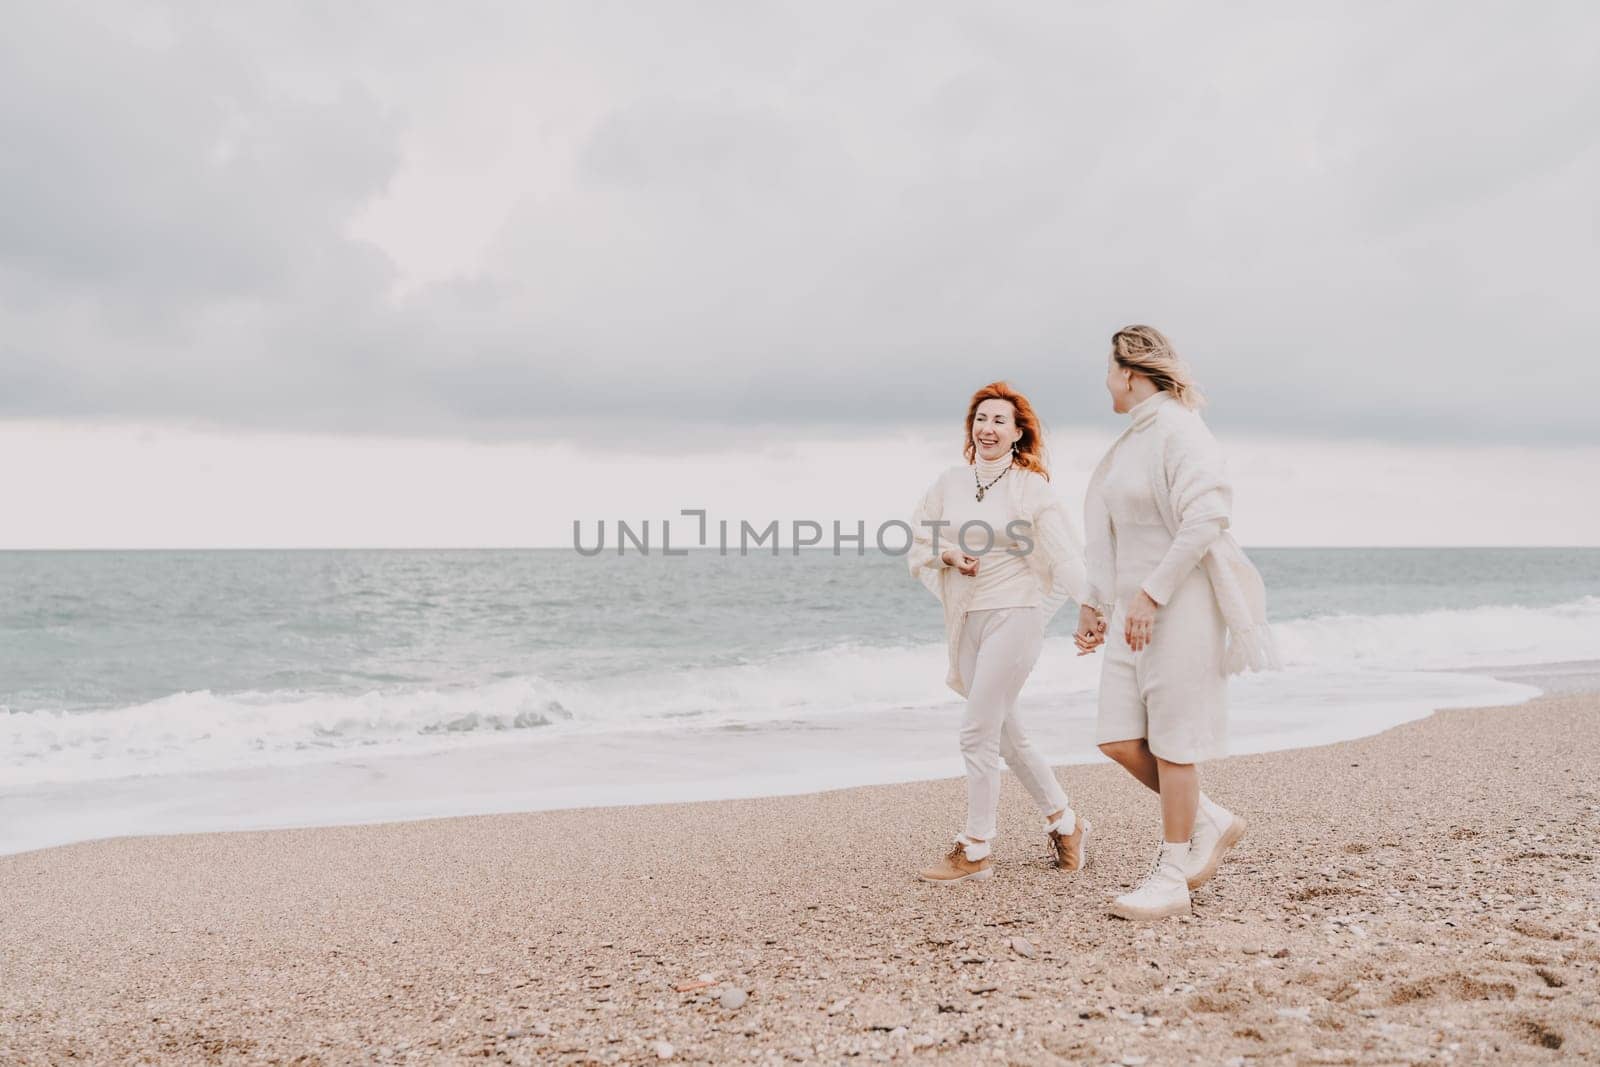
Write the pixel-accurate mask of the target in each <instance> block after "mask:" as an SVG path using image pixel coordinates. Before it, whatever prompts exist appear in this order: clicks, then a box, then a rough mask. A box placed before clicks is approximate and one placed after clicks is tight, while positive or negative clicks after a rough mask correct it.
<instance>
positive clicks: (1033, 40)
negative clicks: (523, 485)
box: [0, 0, 1600, 543]
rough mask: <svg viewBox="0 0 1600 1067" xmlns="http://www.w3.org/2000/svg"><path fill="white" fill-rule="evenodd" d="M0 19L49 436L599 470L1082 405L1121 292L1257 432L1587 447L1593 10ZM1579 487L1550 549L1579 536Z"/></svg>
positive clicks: (386, 10)
mask: <svg viewBox="0 0 1600 1067" xmlns="http://www.w3.org/2000/svg"><path fill="white" fill-rule="evenodd" d="M5 26H6V29H5V33H4V34H3V35H0V145H4V149H3V154H0V419H4V420H6V421H8V422H9V424H10V426H9V429H8V430H7V432H6V435H5V437H4V440H5V441H7V442H11V443H12V444H13V448H15V447H17V446H16V444H15V443H16V442H21V443H22V444H21V447H23V448H27V447H28V446H29V442H32V443H33V445H34V446H35V447H37V448H38V449H39V450H40V451H39V452H38V453H36V455H39V456H49V455H53V454H56V453H52V452H51V451H50V448H51V447H55V448H57V451H58V452H59V453H60V454H65V453H66V452H70V451H71V449H69V448H66V447H65V446H64V445H62V444H61V442H63V441H66V440H67V439H68V438H69V437H70V438H71V439H72V440H74V441H77V442H80V443H85V442H88V443H92V442H94V441H99V442H100V443H101V445H102V446H106V442H107V441H110V440H112V439H113V438H108V437H106V436H104V435H103V434H100V433H99V431H98V430H97V429H96V428H95V427H97V426H98V427H104V426H110V425H116V426H124V427H135V426H136V427H141V428H143V429H140V430H137V431H134V430H129V431H127V432H129V433H134V432H138V433H148V432H158V433H159V432H166V431H165V430H163V428H168V429H171V428H177V427H188V428H189V429H188V430H185V431H184V432H190V431H192V432H194V433H198V434H202V435H209V436H203V437H190V438H186V439H187V440H190V441H191V443H193V442H196V441H200V440H205V441H210V442H213V444H214V443H215V442H217V441H235V442H246V441H253V442H256V445H261V447H265V445H263V444H262V442H268V441H280V442H281V441H285V440H288V439H289V438H287V437H283V436H277V437H273V436H271V435H285V434H287V435H300V436H297V437H294V438H293V439H294V440H296V441H301V442H312V444H307V445H306V447H308V448H311V449H312V452H313V453H314V452H315V445H314V442H316V441H318V440H322V441H323V442H324V443H325V444H327V447H328V448H333V447H335V443H336V442H338V441H341V440H345V439H348V438H349V437H350V436H351V435H355V434H360V435H363V436H367V435H375V436H374V437H373V439H374V440H377V439H380V438H381V439H382V440H385V441H390V442H393V444H394V447H395V448H396V449H399V450H400V451H397V452H395V453H394V456H396V457H399V456H401V454H402V453H403V452H405V449H406V448H407V447H410V446H407V445H406V444H405V441H406V439H408V438H409V439H412V440H415V441H419V442H421V441H429V442H434V445H433V446H430V447H437V448H439V449H446V450H448V449H450V448H453V447H455V446H453V445H451V444H450V443H449V442H450V441H451V440H453V439H454V440H459V441H463V442H475V443H476V444H478V445H485V446H490V445H494V446H498V445H506V446H514V447H519V448H524V449H532V450H537V449H547V450H548V449H563V448H565V449H569V450H572V451H569V452H566V453H559V452H549V453H536V452H534V451H530V452H528V453H526V454H527V455H528V456H533V455H535V454H539V455H545V454H549V455H557V454H562V455H569V456H571V457H573V458H572V459H571V462H572V463H573V464H574V465H576V467H577V468H579V469H582V468H583V465H584V464H585V463H587V462H592V461H593V460H594V459H595V457H596V454H597V453H598V452H600V451H602V450H604V451H606V452H607V453H608V454H611V455H615V454H617V453H618V452H628V453H629V454H632V455H634V456H635V457H636V458H638V459H639V461H640V462H641V463H643V462H644V461H645V460H647V459H648V460H661V459H665V458H671V457H672V456H674V455H678V454H680V453H685V452H694V453H696V454H700V455H704V456H710V457H713V458H714V457H715V456H716V455H717V454H719V453H721V454H724V455H732V454H734V453H736V452H738V450H739V447H740V442H741V441H742V440H744V437H743V436H742V435H746V434H757V433H759V434H760V435H761V438H760V439H761V440H762V441H771V440H773V439H775V438H774V437H773V435H777V438H778V439H781V438H783V437H785V436H788V437H789V438H792V439H793V440H795V441H828V440H835V439H838V438H839V437H840V436H841V435H842V436H844V437H846V438H849V439H857V438H859V439H861V440H863V441H882V440H888V439H894V437H895V435H897V434H903V433H922V432H924V431H926V429H927V428H928V427H929V426H931V425H935V424H940V423H948V422H949V421H950V420H951V418H952V412H955V418H957V419H959V413H960V411H961V410H962V408H963V406H964V401H965V398H966V396H967V395H968V394H969V393H970V391H971V390H972V389H973V388H975V387H976V386H977V385H980V384H982V383H983V382H985V381H988V380H990V379H992V378H996V377H1006V378H1009V379H1011V380H1012V381H1014V382H1016V383H1017V384H1018V385H1020V386H1022V387H1024V388H1026V389H1028V390H1029V391H1030V393H1031V394H1032V395H1033V396H1034V399H1035V401H1036V402H1037V403H1038V404H1039V406H1040V407H1041V409H1042V410H1043V411H1044V413H1045V414H1046V416H1047V418H1048V420H1049V422H1050V424H1051V425H1052V426H1053V427H1055V428H1057V429H1058V430H1059V431H1061V432H1062V433H1063V434H1065V433H1068V432H1072V433H1077V432H1080V431H1081V432H1082V433H1084V434H1087V435H1090V436H1092V435H1094V434H1105V433H1108V432H1109V431H1110V430H1112V429H1114V428H1115V425H1114V423H1115V419H1114V417H1113V416H1112V415H1110V413H1109V412H1107V411H1106V410H1105V397H1104V393H1103V388H1102V384H1101V381H1102V373H1103V360H1104V354H1105V349H1106V341H1107V337H1108V335H1109V334H1110V333H1111V331H1113V330H1114V329H1115V328H1117V327H1118V326H1121V325H1123V324H1125V323H1128V322H1133V321H1142V322H1151V323H1154V324H1156V325H1158V326H1160V327H1162V328H1163V329H1165V330H1166V331H1167V332H1168V333H1169V334H1171V335H1172V336H1173V337H1174V338H1175V339H1176V341H1177V342H1178V345H1179V348H1180V350H1181V351H1182V352H1183V353H1184V354H1185V355H1187V356H1188V358H1189V359H1190V360H1191V362H1192V363H1193V365H1194V367H1195V371H1196V374H1197V376H1198V377H1199V379H1200V381H1201V383H1202V384H1203V385H1204V386H1205V387H1207V389H1208V391H1209V393H1210V394H1211V396H1212V399H1213V404H1212V407H1211V409H1210V415H1209V417H1210V418H1211V420H1212V424H1213V426H1214V427H1216V428H1217V429H1218V432H1219V434H1222V435H1224V436H1225V437H1231V438H1232V439H1235V440H1238V441H1241V442H1246V441H1289V442H1293V441H1300V442H1302V443H1303V446H1304V448H1305V449H1307V450H1309V451H1308V452H1307V453H1306V454H1314V453H1315V452H1316V449H1317V448H1324V449H1326V448H1331V447H1333V443H1336V442H1341V441H1343V442H1356V441H1360V442H1364V443H1363V444H1362V445H1361V446H1360V447H1363V448H1365V447H1368V446H1369V445H1371V447H1379V446H1381V447H1387V448H1390V449H1393V450H1398V451H1392V452H1390V453H1388V454H1389V455H1390V456H1391V457H1395V456H1404V455H1410V454H1416V455H1421V454H1422V453H1420V452H1417V453H1408V452H1406V451H1405V450H1407V449H1414V450H1415V449H1421V450H1429V449H1433V450H1435V451H1433V452H1429V453H1428V454H1429V455H1437V454H1439V453H1437V449H1439V448H1447V447H1470V448H1476V449H1480V450H1481V449H1486V448H1493V449H1501V450H1502V451H1500V452H1497V453H1496V455H1497V456H1499V457H1501V458H1504V457H1506V456H1510V455H1522V456H1525V457H1526V456H1535V457H1539V456H1543V457H1546V459H1549V457H1559V456H1567V457H1569V458H1570V457H1572V456H1574V455H1577V454H1579V453H1583V452H1584V450H1585V449H1587V448H1589V447H1591V446H1596V445H1600V418H1596V416H1595V413H1594V410H1593V409H1594V404H1595V400H1596V397H1597V396H1600V314H1597V313H1596V303H1597V302H1596V296H1595V294H1596V292H1597V291H1600V213H1597V206H1596V203H1597V198H1596V194H1595V190H1596V189H1597V188H1600V9H1597V8H1596V7H1595V6H1594V5H1593V4H1591V3H1588V2H1572V3H1559V2H1541V3H1538V4H1527V5H1516V4H1510V3H1495V4H1477V3H1461V2H1439V3H1424V4H1415V3H1412V4H1408V3H1398V4H1382V5H1378V4H1295V5H1283V4H1266V3H1264V4H1244V3H1239V4H1228V5H1195V4H1176V3H1175V4H1123V3H1105V4H1090V3H1070V4H1066V3H1061V4H1058V3H1042V2H1041V3H1034V4H986V5H973V4H967V3H930V2H926V0H921V2H917V3H904V4H870V3H850V4H824V3H795V4H776V3H748V2H731V0H730V2H726V3H651V4H637V3H635V4H620V3H604V2H596V0H586V2H582V3H573V4H533V3H504V4H487V3H471V2H461V3H454V4H450V5H440V4H436V3H405V2H394V0H385V2H381V3H379V2H373V3H343V4H337V5H323V4H309V3H308V4H288V3H285V4H258V5H218V4H212V3H193V4H168V3H158V4H141V3H137V2H131V0H130V2H126V3H118V4H106V3H93V4H87V3H84V4H80V3H71V2H61V0H52V2H37V3H13V4H8V5H7V11H6V20H5ZM152 427H153V428H154V430H151V429H150V428H152ZM174 432H175V431H174ZM74 434H76V435H77V436H75V437H73V436H72V435H74ZM326 434H334V435H339V436H338V437H336V438H329V437H323V436H320V435H326ZM97 435H98V436H97ZM1086 439H1087V438H1086ZM172 440H176V438H172ZM52 443H53V444H52ZM256 445H252V446H251V447H256ZM84 447H89V445H88V444H85V445H84ZM194 447H196V448H199V447H201V446H200V445H198V444H196V445H194ZM207 447H211V446H207ZM339 447H344V446H343V445H340V446H339ZM763 447H764V446H763ZM862 447H864V448H867V449H868V450H869V451H870V450H871V448H872V447H873V446H870V445H864V446H862ZM1241 447H1243V446H1241ZM1530 449H1531V450H1533V451H1532V452H1529V451H1528V450H1530ZM1573 449H1577V450H1578V452H1573V451H1572V450H1573ZM1540 450H1543V451H1540ZM413 451H414V449H413ZM269 452H270V450H269ZM84 454H85V455H87V453H84ZM263 454H264V455H265V454H268V453H263ZM407 454H410V453H407ZM439 454H441V455H442V454H443V453H439ZM452 454H457V455H459V453H452ZM1584 454H1586V453H1584ZM15 456H16V452H15V451H13V452H12V454H11V458H14V457H15ZM1090 458H1091V459H1092V458H1093V457H1090ZM36 462H37V460H36ZM394 462H395V463H399V464H403V463H404V462H409V461H403V460H401V459H399V458H396V459H395V460H394ZM1496 462H1498V460H1497V461H1496ZM1401 465H1404V464H1403V463H1402V464H1401ZM1531 465H1532V466H1535V467H1539V468H1541V469H1545V470H1547V471H1548V470H1549V469H1551V468H1550V462H1546V461H1545V460H1536V461H1534V462H1532V464H1531ZM1556 465H1557V466H1559V462H1556ZM179 466H180V467H181V466H183V465H182V464H179ZM313 466H315V464H313ZM83 467H84V469H85V470H86V471H88V472H89V473H87V474H85V475H84V477H88V478H90V479H91V480H92V478H93V471H94V470H96V469H101V468H102V467H104V464H97V463H96V462H93V461H84V463H83ZM174 469H175V468H174ZM285 469H287V468H285ZM397 469H398V468H397ZM637 469H640V470H642V469H644V468H643V467H640V468H637ZM728 469H731V468H728ZM1496 469H1499V468H1496ZM1506 469H1507V470H1511V469H1513V468H1510V467H1507V468H1506ZM1563 469H1564V468H1563ZM613 473H616V472H613ZM924 473H925V472H924V471H922V470H920V469H918V470H916V471H914V472H912V473H909V474H908V475H907V477H906V479H905V480H906V482H907V484H908V485H909V484H911V483H915V482H917V481H919V480H920V478H921V477H922V475H923V474H924ZM1350 474H1351V476H1359V470H1357V469H1355V468H1352V470H1351V471H1350ZM160 476H161V477H162V478H164V479H165V480H166V482H171V483H172V484H174V485H181V480H179V479H178V476H177V475H176V474H174V473H173V470H172V469H168V470H165V471H163V472H161V475H160ZM617 476H619V477H626V476H627V475H626V468H623V471H622V473H621V474H617ZM1511 477H1513V478H1515V477H1517V476H1516V475H1512V476H1511ZM1486 488H1487V489H1488V491H1489V492H1490V494H1491V495H1492V494H1493V493H1494V492H1496V491H1499V489H1501V488H1504V487H1497V486H1495V485H1486ZM41 491H43V490H41ZM1551 491H1552V492H1553V491H1557V486H1556V483H1554V482H1552V484H1551ZM910 492H912V493H913V495H914V490H911V491H910ZM289 503H292V501H290V502H287V503H286V505H285V506H288V504H289ZM1585 515H1586V516H1587V517H1586V518H1576V519H1572V520H1571V521H1569V523H1568V525H1567V526H1565V527H1560V528H1555V529H1552V530H1550V531H1547V537H1548V538H1549V539H1552V540H1557V541H1562V540H1569V541H1570V539H1571V537H1577V538H1580V539H1583V540H1587V541H1594V540H1600V525H1594V524H1593V519H1594V517H1595V516H1594V513H1593V511H1592V510H1591V511H1590V512H1586V513H1585ZM1572 522H1577V523H1578V525H1572ZM59 525H60V524H58V526H59ZM52 529H55V528H54V527H52ZM308 529H309V532H304V531H303V532H302V533H301V534H299V535H297V536H303V537H310V538H312V539H316V538H317V537H318V536H319V535H318V534H317V533H316V532H315V529H312V528H308ZM350 529H353V527H351V528H350ZM1563 529H1565V530H1567V531H1568V532H1569V534H1570V536H1568V534H1563V533H1562V532H1561V530H1563ZM347 532H348V530H345V533H347ZM56 535H59V536H60V537H63V538H65V540H67V541H71V542H73V543H79V542H82V541H85V540H87V541H89V542H93V538H92V537H88V536H87V533H86V531H84V530H83V529H82V528H80V527H77V526H73V527H71V529H69V530H66V532H64V533H63V532H62V531H61V530H57V534H52V535H51V536H56ZM40 536H45V534H44V533H41V534H40ZM151 536H152V537H156V535H155V534H152V535H151ZM165 536H167V537H169V538H171V537H175V536H177V537H178V539H180V540H181V536H179V535H174V534H173V533H172V532H171V531H169V532H168V534H166V535H165ZM321 536H322V537H323V540H324V541H327V542H330V543H331V542H335V541H339V540H341V539H342V537H343V536H344V533H339V534H335V533H334V532H333V531H332V529H331V528H329V530H328V531H327V532H325V533H324V534H323V535H321ZM1419 536H1420V535H1419ZM1364 537H1365V535H1363V538H1364ZM128 539H131V534H130V536H129V538H124V540H128ZM156 539H157V540H158V541H159V540H160V538H159V537H157V538H156ZM1332 539H1333V540H1338V538H1332ZM1376 539H1378V540H1383V538H1382V537H1381V536H1380V537H1377V538H1376ZM1533 539H1535V540H1537V539H1539V538H1538V537H1534V538H1533ZM491 540H496V541H497V540H498V539H491ZM117 542H118V537H117V536H116V535H115V533H114V529H113V533H112V534H108V535H106V539H105V540H102V541H100V542H99V543H117ZM9 543H17V542H15V541H14V540H12V541H10V542H9ZM185 543H191V542H185Z"/></svg>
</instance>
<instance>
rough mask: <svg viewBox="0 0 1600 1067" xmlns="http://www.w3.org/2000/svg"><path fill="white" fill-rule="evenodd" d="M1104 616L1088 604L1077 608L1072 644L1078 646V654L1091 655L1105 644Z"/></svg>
mask: <svg viewBox="0 0 1600 1067" xmlns="http://www.w3.org/2000/svg"><path fill="white" fill-rule="evenodd" d="M1105 640H1106V617H1105V616H1104V615H1102V614H1100V613H1099V612H1098V611H1096V610H1094V608H1091V607H1089V606H1088V605H1086V604H1085V605H1080V606H1079V608H1078V629H1077V632H1075V633H1074V634H1073V635H1072V642H1073V644H1075V645H1077V646H1078V655H1080V656H1089V655H1093V654H1094V651H1095V649H1097V648H1099V647H1100V646H1101V645H1103V644H1105Z"/></svg>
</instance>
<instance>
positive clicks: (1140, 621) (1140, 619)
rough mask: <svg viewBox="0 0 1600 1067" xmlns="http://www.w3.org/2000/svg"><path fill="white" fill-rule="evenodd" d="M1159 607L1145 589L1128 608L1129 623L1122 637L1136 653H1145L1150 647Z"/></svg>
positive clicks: (1140, 591)
mask: <svg viewBox="0 0 1600 1067" xmlns="http://www.w3.org/2000/svg"><path fill="white" fill-rule="evenodd" d="M1159 607H1160V605H1159V604H1157V603H1156V602H1155V601H1154V600H1151V599H1150V594H1149V593H1146V592H1145V591H1144V590H1143V589H1141V590H1139V595H1138V596H1136V597H1134V598H1133V603H1132V604H1130V605H1129V606H1128V621H1127V626H1126V627H1125V628H1124V631H1123V635H1122V636H1123V639H1124V640H1126V641H1127V642H1128V647H1129V648H1131V649H1133V650H1134V651H1135V652H1143V651H1144V650H1145V649H1147V648H1149V647H1150V641H1151V639H1152V638H1153V637H1154V636H1155V628H1156V611H1157V609H1158V608H1159Z"/></svg>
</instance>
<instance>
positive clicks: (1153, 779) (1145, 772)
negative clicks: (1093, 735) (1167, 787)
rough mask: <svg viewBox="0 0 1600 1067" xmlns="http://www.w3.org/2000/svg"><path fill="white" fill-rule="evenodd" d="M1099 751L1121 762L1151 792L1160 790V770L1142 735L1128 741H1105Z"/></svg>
mask: <svg viewBox="0 0 1600 1067" xmlns="http://www.w3.org/2000/svg"><path fill="white" fill-rule="evenodd" d="M1100 751H1101V752H1104V753H1105V754H1106V755H1107V756H1110V757H1111V758H1112V759H1114V760H1116V761H1117V762H1118V763H1120V764H1122V766H1123V768H1124V769H1126V770H1127V772H1128V773H1129V774H1131V775H1133V776H1134V777H1135V778H1137V779H1139V781H1140V782H1141V783H1143V784H1144V785H1145V786H1146V787H1147V788H1148V789H1149V790H1150V791H1151V792H1152V793H1159V792H1161V772H1160V769H1159V768H1158V767H1157V766H1156V758H1155V756H1153V755H1152V754H1151V752H1150V745H1149V744H1148V743H1147V742H1146V741H1145V739H1144V738H1142V737H1135V738H1133V739H1131V740H1128V741H1107V742H1106V743H1105V744H1103V745H1101V746H1100Z"/></svg>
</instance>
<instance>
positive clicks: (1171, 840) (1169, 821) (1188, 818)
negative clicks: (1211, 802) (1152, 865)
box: [1155, 756, 1200, 845]
mask: <svg viewBox="0 0 1600 1067" xmlns="http://www.w3.org/2000/svg"><path fill="white" fill-rule="evenodd" d="M1155 761H1156V766H1157V768H1158V769H1159V772H1160V784H1161V832H1162V837H1163V838H1164V839H1165V840H1166V842H1167V843H1168V844H1172V845H1175V844H1183V845H1187V844H1188V843H1189V839H1190V838H1191V837H1193V836H1194V814H1195V809H1196V808H1198V807H1199V805H1200V772H1199V771H1198V770H1197V769H1196V768H1195V765H1194V764H1192V763H1168V762H1167V761H1166V760H1164V759H1161V758H1160V757H1159V756H1158V757H1155Z"/></svg>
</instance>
